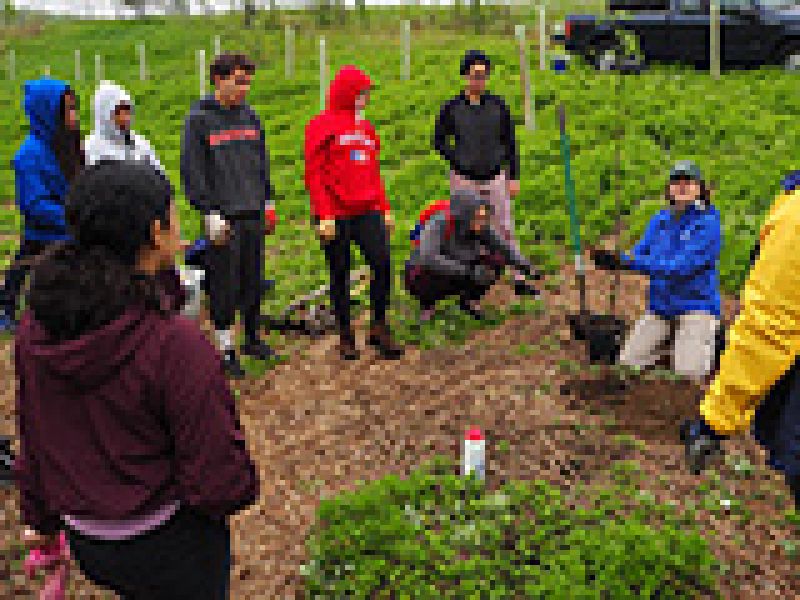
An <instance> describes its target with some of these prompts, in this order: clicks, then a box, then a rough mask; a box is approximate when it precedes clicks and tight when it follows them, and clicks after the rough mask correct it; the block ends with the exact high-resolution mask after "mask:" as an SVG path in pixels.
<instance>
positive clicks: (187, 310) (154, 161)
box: [84, 81, 205, 316]
mask: <svg viewBox="0 0 800 600" xmlns="http://www.w3.org/2000/svg"><path fill="white" fill-rule="evenodd" d="M92 109H93V111H94V129H93V130H92V133H91V134H90V135H89V137H87V138H86V140H85V141H84V152H85V154H86V165H87V166H88V165H93V164H95V163H98V162H100V161H104V160H119V161H123V160H132V161H144V162H148V163H150V164H151V165H152V166H153V167H155V168H156V169H158V170H159V171H160V172H161V173H162V174H163V175H164V176H165V177H166V176H167V172H166V170H165V169H164V166H163V165H162V164H161V162H160V161H159V160H158V157H157V156H156V153H155V151H154V150H153V147H152V146H151V145H150V142H148V141H147V140H146V139H145V138H144V137H142V136H141V135H139V134H138V133H136V132H134V131H133V130H132V129H131V121H132V118H133V112H134V105H133V101H132V100H131V96H130V94H129V93H128V92H127V91H125V89H123V88H122V87H121V86H119V85H117V84H115V83H113V82H111V81H102V82H100V85H99V86H98V87H97V90H96V91H95V93H94V98H93V99H92ZM178 272H179V275H180V278H181V283H182V284H183V287H184V288H185V289H186V292H187V301H186V304H185V305H184V307H183V313H184V314H186V315H191V316H196V315H197V314H198V312H199V309H200V293H201V289H200V283H201V280H202V279H203V277H204V275H205V273H204V272H203V270H202V269H193V268H186V267H179V268H178Z"/></svg>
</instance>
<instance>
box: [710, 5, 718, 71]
mask: <svg viewBox="0 0 800 600" xmlns="http://www.w3.org/2000/svg"><path fill="white" fill-rule="evenodd" d="M710 8H711V10H710V16H711V21H710V25H711V31H710V32H709V33H710V35H709V36H708V37H709V41H710V43H711V47H710V48H709V59H710V62H711V65H710V66H711V76H712V77H713V78H714V79H719V72H720V64H719V62H720V61H719V50H720V48H719V46H720V44H719V0H711V7H710Z"/></svg>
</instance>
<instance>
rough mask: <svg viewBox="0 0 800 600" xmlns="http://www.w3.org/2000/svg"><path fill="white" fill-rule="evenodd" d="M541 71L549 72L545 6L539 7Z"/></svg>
mask: <svg viewBox="0 0 800 600" xmlns="http://www.w3.org/2000/svg"><path fill="white" fill-rule="evenodd" d="M539 70H540V71H546V70H547V14H546V12H545V5H544V4H542V5H541V6H540V7H539Z"/></svg>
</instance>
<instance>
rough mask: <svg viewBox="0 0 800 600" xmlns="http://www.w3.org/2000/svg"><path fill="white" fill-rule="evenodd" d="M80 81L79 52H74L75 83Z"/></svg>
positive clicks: (78, 50) (77, 50)
mask: <svg viewBox="0 0 800 600" xmlns="http://www.w3.org/2000/svg"><path fill="white" fill-rule="evenodd" d="M80 80H81V51H80V49H76V50H75V81H80Z"/></svg>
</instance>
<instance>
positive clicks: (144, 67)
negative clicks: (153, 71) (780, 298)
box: [138, 42, 147, 81]
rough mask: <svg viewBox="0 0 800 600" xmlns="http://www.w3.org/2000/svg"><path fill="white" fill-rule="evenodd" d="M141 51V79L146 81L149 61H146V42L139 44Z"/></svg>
mask: <svg viewBox="0 0 800 600" xmlns="http://www.w3.org/2000/svg"><path fill="white" fill-rule="evenodd" d="M138 51H139V81H144V80H145V79H147V62H146V60H147V59H146V55H145V48H144V42H142V43H141V44H139V47H138Z"/></svg>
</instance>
